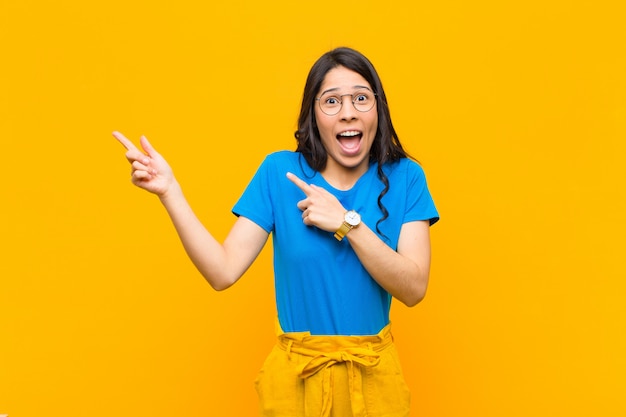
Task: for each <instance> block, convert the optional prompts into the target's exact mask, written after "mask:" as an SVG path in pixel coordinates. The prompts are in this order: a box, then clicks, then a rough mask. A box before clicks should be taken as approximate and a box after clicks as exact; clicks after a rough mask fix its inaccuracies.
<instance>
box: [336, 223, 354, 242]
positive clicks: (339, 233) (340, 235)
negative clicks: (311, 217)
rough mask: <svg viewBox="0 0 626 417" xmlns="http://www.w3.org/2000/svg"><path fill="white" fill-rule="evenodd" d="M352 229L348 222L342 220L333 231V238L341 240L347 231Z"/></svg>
mask: <svg viewBox="0 0 626 417" xmlns="http://www.w3.org/2000/svg"><path fill="white" fill-rule="evenodd" d="M350 230H352V225H350V224H349V223H348V222H346V221H344V222H343V223H342V224H341V226H340V227H339V229H337V231H336V232H335V239H337V240H339V241H341V240H343V238H344V237H345V236H346V235H347V234H348V232H349V231H350Z"/></svg>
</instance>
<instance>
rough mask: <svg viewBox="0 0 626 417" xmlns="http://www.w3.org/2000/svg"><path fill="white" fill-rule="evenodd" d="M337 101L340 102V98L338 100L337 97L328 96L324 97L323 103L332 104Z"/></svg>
mask: <svg viewBox="0 0 626 417" xmlns="http://www.w3.org/2000/svg"><path fill="white" fill-rule="evenodd" d="M339 103H341V100H339V97H335V96H330V97H327V98H325V99H324V104H328V105H331V106H334V105H336V104H339Z"/></svg>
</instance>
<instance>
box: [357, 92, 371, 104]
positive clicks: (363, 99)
mask: <svg viewBox="0 0 626 417" xmlns="http://www.w3.org/2000/svg"><path fill="white" fill-rule="evenodd" d="M369 99H370V96H369V94H367V93H357V94H355V96H354V101H355V102H357V103H367V101H368V100H369Z"/></svg>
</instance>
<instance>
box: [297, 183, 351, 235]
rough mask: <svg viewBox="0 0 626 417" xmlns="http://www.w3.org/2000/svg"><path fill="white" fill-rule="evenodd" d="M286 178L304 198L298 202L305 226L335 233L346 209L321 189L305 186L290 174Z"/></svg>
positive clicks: (314, 186) (310, 185)
mask: <svg viewBox="0 0 626 417" xmlns="http://www.w3.org/2000/svg"><path fill="white" fill-rule="evenodd" d="M287 178H289V180H290V181H291V182H293V183H294V184H295V185H296V186H297V187H298V188H300V189H301V190H302V192H303V193H304V195H305V196H306V198H305V199H304V200H300V201H298V204H297V205H298V208H299V209H300V210H301V211H302V222H303V223H304V224H305V225H307V226H315V227H317V228H319V229H322V230H326V231H327V232H335V231H337V229H339V228H340V227H341V224H342V223H343V219H344V215H345V213H346V209H345V208H344V207H343V206H342V205H341V203H340V202H339V200H337V197H335V196H334V195H332V194H331V193H330V192H328V191H327V190H325V189H324V188H322V187H318V186H317V185H314V184H307V183H306V182H304V181H302V180H301V179H300V178H298V177H297V176H296V175H295V174H292V173H291V172H288V173H287Z"/></svg>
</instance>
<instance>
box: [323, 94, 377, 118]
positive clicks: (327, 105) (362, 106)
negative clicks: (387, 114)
mask: <svg viewBox="0 0 626 417" xmlns="http://www.w3.org/2000/svg"><path fill="white" fill-rule="evenodd" d="M346 96H350V97H351V98H352V99H351V100H350V101H352V105H353V106H354V108H355V109H357V110H358V111H360V112H363V113H364V112H368V111H370V110H372V108H373V107H374V104H376V94H375V93H373V92H371V91H370V90H359V91H357V92H354V93H352V94H337V93H335V92H332V91H330V92H326V93H324V94H322V95H321V96H320V97H318V98H316V99H315V101H317V102H318V103H319V104H320V110H322V111H323V112H324V114H326V115H328V116H334V115H336V114H337V113H339V112H340V111H341V107H342V106H343V97H346Z"/></svg>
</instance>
